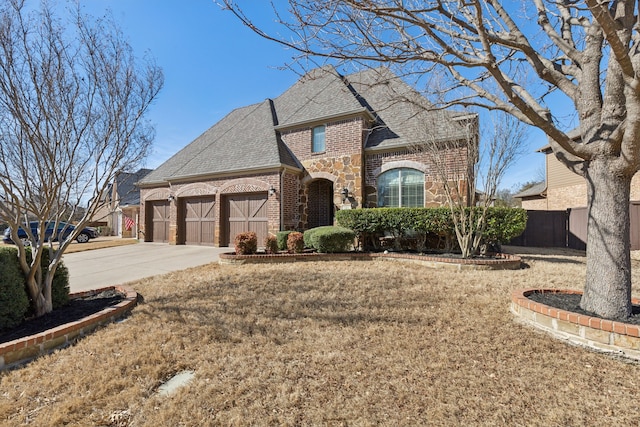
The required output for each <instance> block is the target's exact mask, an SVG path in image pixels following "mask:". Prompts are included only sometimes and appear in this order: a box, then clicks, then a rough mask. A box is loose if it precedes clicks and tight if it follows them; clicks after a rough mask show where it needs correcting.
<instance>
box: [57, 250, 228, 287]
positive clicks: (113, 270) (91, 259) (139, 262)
mask: <svg viewBox="0 0 640 427" xmlns="http://www.w3.org/2000/svg"><path fill="white" fill-rule="evenodd" d="M232 251H233V249H232V248H213V247H209V246H185V245H179V246H175V245H168V244H166V243H138V244H135V245H127V246H117V247H112V248H105V249H95V250H91V251H84V252H75V253H70V254H65V255H64V256H63V260H64V264H65V265H66V266H67V268H68V269H69V283H70V287H71V292H78V291H85V290H89V289H97V288H103V287H105V286H111V285H120V284H124V283H126V282H130V281H132V280H138V279H142V278H145V277H151V276H155V275H158V274H165V273H169V272H171V271H177V270H184V269H186V268H190V267H196V266H198V265H204V264H208V263H211V262H217V261H218V255H219V254H220V253H223V252H232Z"/></svg>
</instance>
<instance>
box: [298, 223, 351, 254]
mask: <svg viewBox="0 0 640 427" xmlns="http://www.w3.org/2000/svg"><path fill="white" fill-rule="evenodd" d="M355 236H356V233H354V231H353V230H350V229H348V228H344V227H334V226H331V225H329V226H325V227H316V228H312V229H310V230H307V231H305V232H304V245H305V246H306V247H308V248H313V249H315V250H316V251H318V252H322V253H335V252H347V251H348V250H349V249H351V246H352V245H353V239H354V238H355Z"/></svg>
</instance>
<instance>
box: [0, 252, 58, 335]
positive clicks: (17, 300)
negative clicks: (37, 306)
mask: <svg viewBox="0 0 640 427" xmlns="http://www.w3.org/2000/svg"><path fill="white" fill-rule="evenodd" d="M26 255H27V262H31V260H32V255H31V248H27V252H26ZM40 265H41V266H42V271H43V274H46V271H47V269H48V267H49V251H48V250H44V251H43V252H42V257H41V262H40ZM51 302H52V305H53V309H54V310H55V309H56V308H60V307H63V306H64V305H66V304H67V303H68V302H69V270H68V269H67V267H66V266H65V265H64V263H63V262H62V261H60V262H59V263H58V266H57V268H56V272H55V274H54V275H53V281H52V283H51ZM32 314H33V307H32V304H31V299H30V297H29V294H28V293H27V286H26V283H25V278H24V275H23V273H22V269H21V268H20V262H19V260H18V250H17V249H16V248H0V329H3V328H11V327H13V326H16V325H17V324H19V323H21V322H22V321H23V320H24V319H25V317H27V316H30V315H32Z"/></svg>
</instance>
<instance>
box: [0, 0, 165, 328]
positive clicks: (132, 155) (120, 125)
mask: <svg viewBox="0 0 640 427" xmlns="http://www.w3.org/2000/svg"><path fill="white" fill-rule="evenodd" d="M66 18H67V19H65V20H62V19H61V18H58V17H56V16H55V14H54V11H53V8H52V7H51V5H48V4H47V3H43V5H42V6H41V8H40V9H38V10H33V11H32V12H28V11H27V8H26V7H25V1H24V0H8V1H5V2H4V3H3V5H2V6H0V220H2V221H5V222H6V223H8V224H9V226H10V227H11V229H12V239H13V240H14V242H15V243H16V245H17V247H18V253H19V258H20V265H21V267H22V270H23V272H24V274H25V276H26V281H27V289H28V293H29V295H30V298H31V300H32V302H33V305H34V309H35V312H36V314H37V315H42V314H45V313H47V312H49V311H51V310H52V301H51V283H52V280H53V275H54V273H55V270H56V267H57V265H58V263H59V262H60V259H61V257H62V254H63V252H64V251H65V249H66V248H67V247H68V245H69V244H70V243H71V241H73V240H74V239H75V238H76V237H77V235H78V234H79V232H80V231H81V229H82V228H83V226H84V225H85V224H86V222H87V221H88V219H89V218H90V217H91V216H92V214H93V213H94V212H95V211H96V209H97V208H98V206H99V204H100V203H101V200H104V197H103V194H104V192H105V191H106V189H107V187H108V185H109V183H110V182H111V181H113V179H114V177H115V173H116V172H117V171H118V170H122V169H124V170H127V169H132V168H133V167H135V165H137V164H138V163H139V162H140V161H141V160H142V159H144V157H145V156H146V155H147V154H148V152H149V149H150V146H151V143H152V139H153V133H154V130H153V128H152V127H151V126H150V125H149V124H148V123H147V122H146V121H145V119H144V116H145V113H146V112H147V110H148V108H149V106H150V104H151V103H152V101H153V100H154V99H155V98H156V96H157V94H158V92H159V90H160V88H161V87H162V84H163V76H162V71H161V69H160V68H159V67H157V66H156V65H155V64H154V63H153V62H151V61H146V62H144V63H143V65H142V66H140V65H139V64H138V63H137V60H136V58H135V57H134V55H133V52H132V50H131V47H130V46H129V44H128V43H127V41H126V40H125V38H124V36H123V34H122V33H121V31H120V30H119V28H118V27H117V26H116V25H115V24H114V22H113V21H112V20H110V19H109V18H108V17H107V18H102V19H93V18H91V17H89V16H87V15H85V14H83V13H82V11H81V10H80V8H79V7H78V8H76V9H74V10H71V11H69V12H68V15H67V16H66ZM78 212H81V213H82V216H81V218H80V220H79V221H78V223H77V227H76V228H75V230H74V231H73V233H71V234H70V235H69V236H68V237H67V238H66V239H64V240H63V241H60V242H59V244H56V245H55V246H54V244H53V242H51V241H49V242H47V241H45V230H46V227H47V226H52V225H53V227H54V229H57V227H58V224H59V223H60V222H61V221H70V220H71V219H72V218H74V216H75V215H76V214H78ZM30 220H35V221H37V222H38V229H37V230H38V231H37V233H36V234H35V235H34V234H33V233H32V232H31V229H30V227H29V226H28V225H25V224H26V223H28V221H30ZM21 226H22V227H23V229H24V230H25V231H26V232H27V234H28V235H29V239H28V240H29V242H28V243H29V244H30V246H31V251H32V257H31V261H30V262H29V258H28V257H27V254H26V248H25V246H26V245H25V244H24V243H23V242H22V241H21V240H20V239H19V238H18V235H17V230H18V228H19V227H21ZM44 251H49V255H50V256H49V260H50V264H49V265H48V268H46V269H42V268H41V267H40V264H41V258H42V254H43V252H44Z"/></svg>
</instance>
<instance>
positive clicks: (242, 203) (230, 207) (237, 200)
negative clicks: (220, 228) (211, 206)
mask: <svg viewBox="0 0 640 427" xmlns="http://www.w3.org/2000/svg"><path fill="white" fill-rule="evenodd" d="M225 205H226V206H225V213H226V216H227V221H226V222H227V225H226V230H227V236H226V237H227V241H226V243H227V244H233V240H234V239H235V237H236V235H237V234H238V233H242V232H245V231H255V232H256V234H257V235H258V245H259V246H262V245H263V244H264V239H265V238H266V237H267V233H268V219H267V194H255V195H250V196H248V195H236V196H228V197H227V198H226V202H225Z"/></svg>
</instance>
